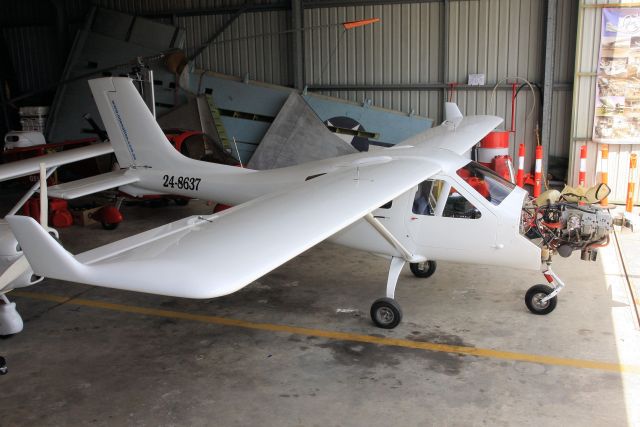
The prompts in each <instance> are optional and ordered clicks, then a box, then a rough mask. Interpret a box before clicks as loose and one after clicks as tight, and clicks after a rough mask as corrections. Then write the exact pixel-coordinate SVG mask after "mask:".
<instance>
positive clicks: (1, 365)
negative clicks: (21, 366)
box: [0, 356, 9, 375]
mask: <svg viewBox="0 0 640 427" xmlns="http://www.w3.org/2000/svg"><path fill="white" fill-rule="evenodd" d="M7 372H9V368H7V362H6V361H5V360H4V357H2V356H0V375H5V374H6V373H7Z"/></svg>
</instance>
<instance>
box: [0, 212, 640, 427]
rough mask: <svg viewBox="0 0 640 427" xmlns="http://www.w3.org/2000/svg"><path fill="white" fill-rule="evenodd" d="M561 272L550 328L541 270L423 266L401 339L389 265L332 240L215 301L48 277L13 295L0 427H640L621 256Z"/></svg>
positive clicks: (133, 227)
mask: <svg viewBox="0 0 640 427" xmlns="http://www.w3.org/2000/svg"><path fill="white" fill-rule="evenodd" d="M209 210H210V208H208V207H207V206H205V205H204V204H203V203H202V202H197V201H196V202H192V203H191V204H190V205H189V206H187V207H177V206H169V207H167V208H163V209H151V208H144V207H135V208H134V207H127V208H125V210H124V214H125V216H126V221H125V222H124V223H123V224H121V226H120V227H119V228H118V229H117V230H115V231H104V230H102V229H101V228H100V227H96V226H94V227H88V228H81V227H72V228H70V229H66V230H62V232H61V237H62V241H63V242H65V246H66V247H67V248H68V249H69V250H71V251H72V252H79V251H82V250H86V249H89V248H92V247H95V246H97V245H99V244H102V243H106V242H108V241H112V240H114V239H116V238H121V237H124V236H125V235H129V234H132V233H135V232H136V231H139V230H142V229H148V228H150V227H151V226H153V225H159V224H161V223H163V222H166V221H168V220H173V219H178V218H182V217H184V216H187V215H189V214H195V213H205V212H208V211H209ZM626 236H629V235H628V234H622V235H621V238H622V239H625V240H624V241H625V242H627V241H628V242H630V243H629V248H630V249H626V250H632V249H633V248H635V249H637V248H638V246H640V245H633V244H632V242H631V241H632V240H633V238H630V237H626ZM631 236H632V235H631ZM213 243H214V244H215V242H213ZM554 269H555V270H556V272H557V273H559V274H560V275H561V277H563V279H564V280H565V281H566V282H567V284H568V287H567V289H566V290H565V291H564V292H563V293H562V294H561V296H560V300H559V303H558V307H557V309H556V311H554V312H553V313H552V314H550V315H548V316H535V315H532V314H530V313H529V312H528V311H527V309H526V307H525V306H524V302H523V296H524V293H525V291H526V290H527V289H528V288H529V287H530V286H531V285H533V284H535V283H542V282H543V280H542V279H543V278H542V276H541V275H540V274H538V273H535V272H534V273H529V272H522V271H517V270H511V269H496V268H489V267H484V266H469V265H459V264H451V263H444V262H442V263H439V265H438V271H437V272H436V274H435V275H434V276H433V277H431V278H429V279H417V278H415V277H413V275H412V274H411V273H410V272H409V270H408V269H406V270H405V271H404V272H403V273H402V275H401V278H400V282H399V285H398V291H397V294H396V297H397V300H398V301H399V302H400V304H401V305H402V307H403V310H404V320H403V322H402V323H401V324H400V325H399V326H398V327H397V328H396V329H395V330H392V331H386V330H380V329H377V328H375V327H374V326H372V324H371V321H370V320H369V314H368V312H369V307H370V304H371V302H372V301H373V300H375V299H376V298H378V297H380V296H382V294H383V291H384V286H385V283H386V272H387V262H386V261H385V260H383V259H380V258H377V257H374V256H371V255H368V254H365V253H361V252H356V251H352V250H349V249H345V248H342V247H339V246H336V245H333V244H329V243H324V244H321V245H319V246H317V247H316V248H313V249H312V250H310V251H308V252H306V253H304V254H302V255H301V256H299V257H298V258H296V259H294V260H292V261H291V262H289V263H287V264H285V265H284V266H282V267H281V268H278V269H277V270H275V271H274V272H272V273H271V274H269V275H267V276H265V277H263V278H261V279H260V280H259V281H257V282H255V283H253V284H252V285H250V286H248V287H247V288H245V289H243V290H242V291H240V292H238V293H236V294H233V295H230V296H227V297H223V298H219V299H215V300H208V301H194V300H185V299H176V298H166V297H159V296H152V295H145V294H139V293H132V292H122V291H115V290H110V289H101V288H95V287H90V286H86V285H81V284H72V283H66V282H61V281H55V280H46V281H45V282H44V283H43V284H41V285H38V286H34V287H32V288H29V289H27V291H30V292H33V293H34V294H27V293H22V294H21V295H22V296H14V297H13V298H14V300H15V301H16V302H17V303H18V306H19V309H20V311H21V313H22V314H23V316H24V318H25V320H26V326H25V330H24V331H23V332H22V333H21V334H18V335H16V336H13V337H11V338H10V339H5V340H0V354H3V355H5V356H6V357H7V360H8V362H9V369H10V372H9V374H8V375H5V376H2V377H0V391H1V393H0V425H6V426H17V425H38V426H40V425H105V426H107V425H108V426H113V425H150V426H156V425H211V426H213V425H216V426H249V425H261V426H382V425H400V426H430V425H436V426H463V425H464V426H468V425H472V426H475V425H478V426H480V425H489V426H501V425H536V426H539V425H563V426H573V425H575V426H585V425H596V426H597V425H602V426H605V425H606V426H621V425H640V415H639V412H640V408H639V406H640V405H638V402H639V401H640V360H639V359H640V356H638V355H640V333H639V331H638V329H636V327H635V325H634V323H633V322H634V320H633V311H632V308H631V306H630V304H629V302H630V300H629V297H628V293H627V292H626V291H625V289H626V288H625V286H626V282H625V279H624V275H623V274H622V268H621V264H620V262H619V258H618V257H617V253H616V251H615V250H614V246H613V245H611V246H610V247H608V248H607V249H606V250H605V251H602V253H601V257H600V260H599V261H598V262H595V263H586V262H582V261H580V260H579V258H578V257H577V256H574V257H572V258H570V259H561V258H558V260H557V262H556V263H555V264H554ZM50 295H55V296H62V297H67V298H75V299H71V300H62V301H58V300H50V299H52V298H51V297H50ZM95 302H97V303H95ZM105 302H106V303H111V304H112V305H105V304H102V303H105ZM92 304H93V305H92ZM138 307H142V308H148V309H151V310H150V311H148V312H147V313H142V312H141V310H140V309H139V308H138ZM184 313H188V314H191V315H193V314H197V315H202V316H200V317H196V316H193V317H192V318H186V319H185V318H181V317H184V316H183V315H182V314H184ZM212 316H216V317H215V318H214V317H212ZM219 318H223V319H219ZM225 319H239V320H242V321H246V322H253V323H240V324H239V325H236V326H233V325H231V326H230V325H226V324H224V322H225ZM274 325H287V326H291V327H298V328H311V329H313V330H305V329H297V330H291V329H285V330H284V331H276V330H275V329H277V327H276V326H274ZM336 333H350V334H352V335H348V336H347V335H338V334H336ZM393 339H398V340H399V341H393ZM376 340H377V341H376ZM371 341H375V342H380V344H372V343H371ZM416 342H417V343H436V344H437V343H440V344H445V346H443V347H442V348H438V347H435V346H433V345H431V344H425V346H426V347H425V348H427V349H424V348H417V349H416V348H409V347H411V344H410V343H416ZM394 344H395V345H394ZM446 345H449V346H446ZM452 346H453V347H452ZM434 350H440V351H434ZM457 350H460V351H457ZM473 351H478V354H480V356H472V355H469V353H470V352H473ZM531 355H533V356H531ZM525 360H531V361H525ZM592 362H597V363H592ZM623 370H627V371H629V372H627V373H623V372H621V371H623Z"/></svg>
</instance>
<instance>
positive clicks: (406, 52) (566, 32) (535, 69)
mask: <svg viewBox="0 0 640 427" xmlns="http://www.w3.org/2000/svg"><path fill="white" fill-rule="evenodd" d="M545 4H546V2H545V1H544V0H531V1H530V0H476V1H473V0H470V1H452V2H450V3H449V5H450V6H449V7H450V9H449V13H448V19H447V21H446V22H445V17H444V14H445V7H444V4H443V3H414V4H405V5H397V4H396V5H384V6H344V7H335V8H331V9H328V8H314V9H307V10H306V11H305V14H304V17H305V26H306V27H311V28H312V29H310V30H308V31H306V32H305V82H306V83H307V84H309V85H330V86H331V85H347V84H353V83H357V84H364V85H420V84H429V83H438V82H440V83H442V82H446V83H449V82H458V83H466V82H467V79H468V75H469V74H471V73H483V74H485V75H486V83H487V84H489V85H493V84H495V83H497V82H498V81H499V80H501V79H503V78H505V77H512V76H519V77H523V78H525V79H528V80H530V81H532V82H542V80H543V61H544V50H543V49H544V38H545V33H544V28H545V27H544V18H545ZM576 14H577V1H560V2H559V5H558V11H557V19H558V33H557V36H556V37H557V38H556V46H557V50H556V61H555V74H556V78H555V81H556V82H557V83H560V84H561V85H559V87H558V89H557V90H555V91H554V99H553V122H552V133H551V152H550V154H551V155H552V156H559V157H568V156H569V123H570V114H571V84H570V83H571V81H572V79H573V59H574V54H573V52H574V46H575V28H576V27H575V26H576ZM370 17H378V18H380V19H381V23H379V24H375V25H372V26H368V27H364V28H360V29H357V30H352V31H344V30H343V29H342V28H341V27H339V26H331V25H335V24H339V23H340V22H344V21H352V20H357V19H365V18H370ZM313 27H319V28H313ZM445 32H446V33H447V35H448V49H447V51H446V52H443V51H442V42H443V35H444V33H445ZM445 57H446V67H443V60H444V58H445ZM443 73H446V76H444V78H443ZM388 89H389V88H388ZM536 92H537V91H536ZM325 93H326V94H328V95H331V96H338V97H344V98H347V99H350V100H353V101H360V102H361V101H363V100H364V99H372V100H373V102H374V104H375V105H379V106H382V107H386V108H392V109H397V110H401V111H404V112H407V113H410V112H412V111H413V112H415V113H416V114H420V115H426V116H428V117H431V118H434V119H436V120H438V119H441V118H442V102H443V97H444V96H445V95H444V90H428V91H427V90H384V91H379V90H378V91H376V90H367V91H327V92H325ZM536 97H537V98H538V99H537V101H536V102H535V107H536V109H535V110H534V111H533V113H530V112H531V111H532V110H531V109H532V107H533V106H534V100H533V95H532V94H531V92H530V91H529V90H526V91H525V90H523V91H522V92H521V93H520V95H519V96H518V100H517V110H516V120H515V121H516V129H517V134H516V138H515V141H517V142H522V141H526V142H527V147H528V158H529V160H528V162H527V163H528V165H529V166H530V165H531V163H532V158H533V152H534V145H535V132H534V128H535V124H536V121H537V117H538V115H539V113H540V110H539V108H540V102H539V101H540V100H539V92H537V93H536ZM454 100H455V101H456V102H458V104H459V105H460V107H461V109H462V111H463V113H465V114H485V113H488V114H497V115H499V116H501V117H504V118H506V125H507V126H510V125H511V123H510V122H511V120H510V115H511V94H510V91H504V90H498V91H496V95H495V97H494V98H492V96H491V92H490V91H479V90H473V91H471V90H468V91H465V90H460V91H458V92H457V93H456V95H455V96H454ZM515 150H516V149H515V144H514V147H512V154H513V155H515Z"/></svg>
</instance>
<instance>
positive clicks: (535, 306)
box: [524, 285, 558, 314]
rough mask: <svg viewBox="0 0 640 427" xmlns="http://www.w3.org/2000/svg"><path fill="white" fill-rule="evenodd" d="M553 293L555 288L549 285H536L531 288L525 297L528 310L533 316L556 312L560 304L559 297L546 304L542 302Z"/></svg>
mask: <svg viewBox="0 0 640 427" xmlns="http://www.w3.org/2000/svg"><path fill="white" fill-rule="evenodd" d="M551 292H553V288H552V287H551V286H548V285H535V286H532V287H530V288H529V290H528V291H527V293H526V295H525V296H524V302H525V304H527V308H528V309H529V311H530V312H532V313H533V314H549V313H551V312H552V311H553V310H555V308H556V305H557V304H558V297H557V296H554V297H553V298H551V299H550V300H548V301H547V302H545V303H542V302H540V300H541V299H542V298H544V297H545V296H547V295H549V294H550V293H551Z"/></svg>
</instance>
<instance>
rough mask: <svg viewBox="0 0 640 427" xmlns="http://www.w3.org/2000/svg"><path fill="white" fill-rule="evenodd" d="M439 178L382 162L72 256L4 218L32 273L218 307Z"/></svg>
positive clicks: (413, 165)
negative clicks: (214, 302) (216, 302)
mask: <svg viewBox="0 0 640 427" xmlns="http://www.w3.org/2000/svg"><path fill="white" fill-rule="evenodd" d="M439 171H440V167H439V166H438V165H436V164H434V163H432V162H430V161H428V160H424V159H418V158H402V159H391V158H380V159H379V161H378V162H377V163H373V164H367V163H362V164H361V165H360V164H358V165H357V167H350V168H345V169H342V170H341V171H339V172H334V173H329V174H326V175H323V176H320V177H318V178H315V179H312V180H309V181H306V182H302V183H300V185H298V186H297V187H294V188H290V189H288V190H286V191H280V192H276V193H272V194H268V195H266V196H263V197H260V198H257V199H254V200H251V201H249V202H247V203H244V204H242V205H239V206H236V207H234V208H232V209H229V210H227V211H224V212H222V213H219V214H214V215H211V216H207V217H197V216H196V217H190V218H185V219H182V220H180V221H176V222H173V223H170V224H167V225H165V226H162V227H159V228H156V229H153V230H149V231H146V232H144V233H141V234H138V235H136V236H132V237H129V238H127V239H124V240H120V241H117V242H114V243H111V244H109V245H106V246H102V247H99V248H96V249H94V250H91V251H88V252H85V253H82V254H79V255H77V256H75V257H74V256H73V255H71V254H70V253H68V252H67V251H66V250H64V248H62V246H60V245H59V244H58V243H57V242H56V241H55V240H54V239H53V238H52V237H51V236H49V235H48V234H47V233H46V232H45V231H44V230H43V229H42V228H41V227H40V226H39V225H38V224H37V223H36V222H35V221H34V220H33V219H31V218H29V217H19V216H9V217H7V218H6V219H7V221H8V222H9V225H10V226H11V229H12V231H13V232H14V234H15V236H16V238H17V240H18V242H19V243H20V245H21V247H22V249H23V251H24V253H25V255H26V256H27V259H28V260H29V262H30V263H31V266H32V267H33V270H34V271H35V272H36V274H39V275H42V276H45V277H51V278H55V279H61V280H69V281H74V282H81V283H87V284H93V285H97V286H105V287H111V288H116V289H126V290H133V291H140V292H148V293H154V294H160V295H168V296H176V297H187V298H213V297H218V296H222V295H226V294H230V293H232V292H235V291H237V290H238V289H240V288H242V287H244V286H246V285H248V284H249V283H251V282H253V281H254V280H256V279H258V278H259V277H261V276H263V275H264V274H266V273H268V272H270V271H271V270H273V269H275V268H277V267H278V266H280V265H282V264H284V263H285V262H287V261H288V260H290V259H291V258H293V257H295V256H297V255H298V254H300V253H302V252H304V251H306V250H307V249H309V248H311V247H313V246H314V245H316V244H318V243H319V242H321V241H323V240H325V239H326V238H328V237H330V236H332V235H333V234H335V233H336V232H338V231H340V230H342V229H343V228H345V227H347V226H348V225H350V224H352V223H354V222H355V221H357V220H358V219H360V218H362V217H363V216H365V215H366V214H367V213H369V212H371V211H373V210H374V209H376V208H378V207H379V206H381V205H383V204H385V203H386V202H388V201H389V200H392V199H394V198H396V197H397V196H399V195H400V194H402V193H404V192H406V191H408V190H409V189H411V188H412V187H414V186H416V185H417V184H418V183H420V182H422V181H423V180H425V179H428V178H429V177H431V176H433V175H435V174H437V173H438V172H439ZM390 177H393V178H392V179H390Z"/></svg>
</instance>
